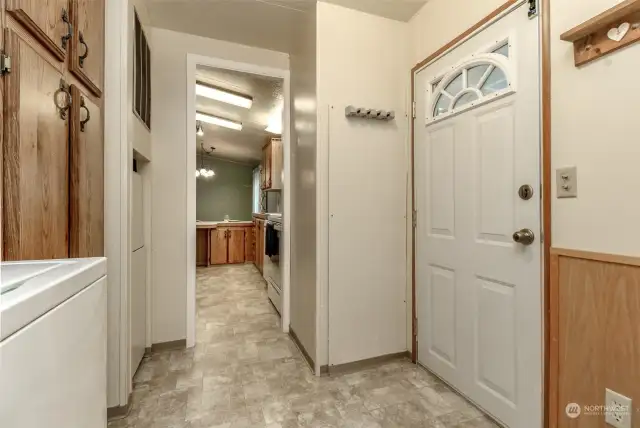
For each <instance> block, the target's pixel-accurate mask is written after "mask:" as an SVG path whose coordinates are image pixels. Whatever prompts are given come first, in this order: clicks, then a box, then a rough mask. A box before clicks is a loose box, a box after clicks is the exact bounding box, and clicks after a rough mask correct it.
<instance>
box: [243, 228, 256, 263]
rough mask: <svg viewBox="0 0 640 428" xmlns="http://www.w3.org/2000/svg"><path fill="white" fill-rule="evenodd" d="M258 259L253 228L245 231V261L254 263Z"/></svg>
mask: <svg viewBox="0 0 640 428" xmlns="http://www.w3.org/2000/svg"><path fill="white" fill-rule="evenodd" d="M255 257H256V240H255V230H254V228H253V226H251V227H247V228H245V229H244V261H245V262H252V261H254V260H255Z"/></svg>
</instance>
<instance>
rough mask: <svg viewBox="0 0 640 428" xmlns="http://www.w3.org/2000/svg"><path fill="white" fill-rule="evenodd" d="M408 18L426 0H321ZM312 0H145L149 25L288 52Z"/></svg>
mask: <svg viewBox="0 0 640 428" xmlns="http://www.w3.org/2000/svg"><path fill="white" fill-rule="evenodd" d="M323 1H326V2H329V3H334V4H338V5H341V6H344V7H349V8H352V9H357V10H360V11H363V12H367V13H371V14H375V15H379V16H384V17H387V18H391V19H395V20H400V21H408V20H409V18H411V17H412V16H413V15H414V14H415V13H416V12H417V11H418V10H419V9H420V8H421V7H422V6H423V5H424V4H425V3H426V0H323ZM314 3H315V0H147V5H148V6H147V8H148V10H149V16H150V19H151V25H153V26H154V27H159V28H165V29H168V30H173V31H179V32H183V33H188V34H194V35H198V36H203V37H209V38H213V39H218V40H226V41H230V42H235V43H240V44H244V45H248V46H255V47H259V48H263V49H271V50H276V51H280V52H291V50H292V42H293V39H294V34H295V27H296V25H297V24H298V23H299V22H300V14H301V13H305V11H308V10H309V9H310V8H311V7H312V6H313V5H314Z"/></svg>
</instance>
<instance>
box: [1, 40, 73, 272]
mask: <svg viewBox="0 0 640 428" xmlns="http://www.w3.org/2000/svg"><path fill="white" fill-rule="evenodd" d="M5 47H6V51H7V53H8V54H9V55H10V56H11V57H12V61H13V63H12V67H13V69H12V72H11V73H9V74H8V75H6V76H5V77H4V79H5V99H4V111H3V112H4V144H3V207H2V209H3V222H2V224H3V243H4V249H3V257H4V260H29V259H52V258H66V257H67V256H68V254H69V240H68V238H69V236H68V234H69V212H68V211H69V181H68V177H69V167H68V166H69V151H68V127H67V126H68V125H67V120H66V119H62V118H61V116H60V111H59V109H58V108H57V107H56V105H55V99H56V98H57V100H58V101H59V102H60V103H61V104H64V98H65V94H64V93H58V92H57V91H58V89H59V88H60V83H61V77H62V76H61V74H60V72H59V71H58V70H56V69H55V68H54V67H52V66H51V65H50V64H49V63H48V62H47V61H45V60H44V59H43V58H42V57H41V56H40V55H38V53H36V51H34V50H33V49H32V48H30V47H29V46H28V45H27V44H26V43H25V42H24V41H22V40H21V39H20V38H19V37H18V36H17V34H15V33H14V32H12V31H7V33H6V34H5ZM67 116H68V115H67Z"/></svg>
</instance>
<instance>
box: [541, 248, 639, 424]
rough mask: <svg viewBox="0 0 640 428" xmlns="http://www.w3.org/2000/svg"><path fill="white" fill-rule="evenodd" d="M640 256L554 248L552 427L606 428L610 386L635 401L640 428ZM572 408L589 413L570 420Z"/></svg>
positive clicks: (552, 262) (551, 368) (551, 351)
mask: <svg viewBox="0 0 640 428" xmlns="http://www.w3.org/2000/svg"><path fill="white" fill-rule="evenodd" d="M638 262H639V260H638V259H637V258H633V257H628V256H616V255H610V254H598V253H589V252H581V251H572V250H556V249H554V250H552V260H551V266H552V269H551V275H552V278H551V283H552V287H551V293H552V295H551V305H550V311H551V313H550V322H551V341H550V342H551V347H550V348H551V349H550V358H551V359H550V362H549V363H550V370H551V376H550V378H551V379H550V393H549V399H550V400H555V402H550V403H549V408H550V410H551V411H550V414H549V417H550V421H549V426H550V427H556V426H557V427H559V428H574V427H575V428H577V427H579V428H592V427H593V428H596V427H598V428H601V427H604V426H605V423H604V414H603V413H602V412H596V414H589V412H588V409H585V408H584V406H602V405H604V404H605V402H604V394H605V388H609V389H612V390H614V391H616V392H619V393H621V394H623V395H626V396H628V397H630V398H631V399H632V400H633V402H634V406H633V407H634V408H633V413H634V414H633V418H632V423H633V427H634V428H640V414H639V413H638V412H637V411H636V409H637V405H636V404H635V403H638V402H640V382H638V379H640V328H639V326H640V265H639V264H638ZM569 403H577V404H579V405H581V406H582V408H583V410H582V414H581V415H580V416H579V417H578V418H575V419H571V418H569V417H567V415H566V414H565V407H566V406H567V404H569Z"/></svg>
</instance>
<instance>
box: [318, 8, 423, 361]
mask: <svg viewBox="0 0 640 428" xmlns="http://www.w3.org/2000/svg"><path fill="white" fill-rule="evenodd" d="M317 33H318V111H319V116H320V120H319V130H318V135H319V144H318V157H319V160H318V165H319V166H318V171H319V173H318V183H319V185H318V188H319V193H320V195H319V198H320V199H319V200H320V201H321V203H319V207H320V210H321V211H320V214H319V215H320V222H321V223H322V234H321V235H320V236H321V238H319V241H320V242H321V241H323V240H326V242H328V245H329V254H328V257H322V258H321V259H319V268H318V269H319V276H321V282H320V284H321V286H322V294H321V296H322V297H321V304H320V307H321V311H322V312H321V314H322V326H323V329H324V331H322V330H321V331H320V336H319V339H318V347H319V348H321V352H320V353H321V364H323V365H324V364H327V361H328V362H329V364H331V365H334V364H343V363H347V362H352V361H358V360H363V359H367V358H372V357H377V356H381V355H387V354H392V353H397V352H402V351H405V350H406V349H407V344H406V340H405V337H406V328H407V325H406V301H405V299H406V287H405V284H406V281H407V277H406V263H407V254H406V242H407V241H406V213H407V210H406V204H407V202H406V189H407V180H408V159H409V157H408V153H409V145H408V139H407V128H408V117H407V107H408V103H409V101H408V98H407V95H408V85H409V80H408V79H409V76H410V74H409V70H408V68H407V63H408V61H409V60H408V53H409V51H408V49H407V43H406V40H407V37H408V25H407V24H406V23H403V22H399V21H394V20H390V19H385V18H381V17H378V16H374V15H369V14H366V13H362V12H359V11H355V10H351V9H347V8H344V7H341V6H336V5H333V4H328V3H322V2H320V3H318V29H317ZM350 104H351V105H357V106H364V107H372V108H377V109H386V110H394V111H395V112H396V119H395V121H393V122H378V121H371V120H361V119H360V120H358V119H355V120H353V119H351V120H349V119H346V118H345V117H344V108H345V107H346V106H347V105H350ZM320 247H322V246H320ZM327 270H328V272H329V273H328V274H327ZM327 293H328V294H327ZM326 302H328V303H329V304H328V308H327V307H326ZM327 309H328V311H327ZM327 324H328V325H329V328H328V331H329V334H328V337H329V347H330V348H329V350H328V352H327Z"/></svg>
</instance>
